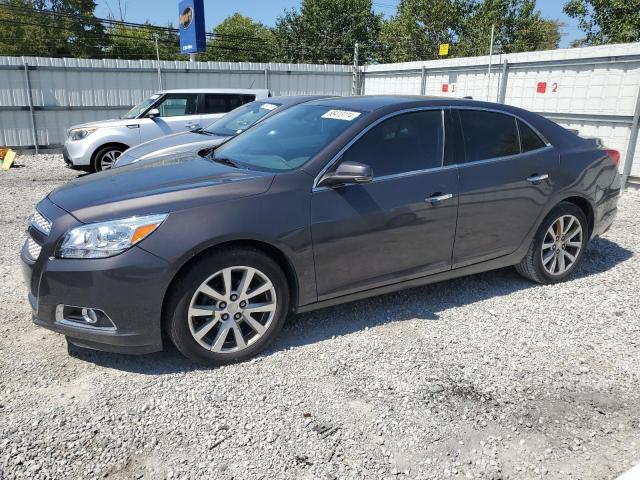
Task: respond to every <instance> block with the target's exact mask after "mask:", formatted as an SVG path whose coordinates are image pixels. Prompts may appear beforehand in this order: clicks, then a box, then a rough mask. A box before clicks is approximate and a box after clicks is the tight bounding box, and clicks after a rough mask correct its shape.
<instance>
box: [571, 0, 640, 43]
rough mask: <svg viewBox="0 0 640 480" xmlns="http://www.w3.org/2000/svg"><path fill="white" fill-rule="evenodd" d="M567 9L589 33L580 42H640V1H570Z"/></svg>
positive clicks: (586, 32)
mask: <svg viewBox="0 0 640 480" xmlns="http://www.w3.org/2000/svg"><path fill="white" fill-rule="evenodd" d="M564 12H565V13H566V14H567V15H569V16H570V17H573V18H577V19H578V21H579V25H580V28H581V29H582V30H583V31H584V32H585V34H586V37H585V38H584V39H583V40H579V41H577V42H574V43H575V44H576V45H601V44H604V43H626V42H637V41H640V0H570V1H568V2H567V3H566V4H565V6H564Z"/></svg>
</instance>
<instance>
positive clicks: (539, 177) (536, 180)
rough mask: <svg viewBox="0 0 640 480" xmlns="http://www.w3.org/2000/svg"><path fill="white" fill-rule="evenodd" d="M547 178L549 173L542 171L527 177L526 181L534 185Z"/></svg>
mask: <svg viewBox="0 0 640 480" xmlns="http://www.w3.org/2000/svg"><path fill="white" fill-rule="evenodd" d="M548 178H549V175H548V174H546V173H543V174H542V175H537V174H535V175H531V176H530V177H529V178H527V182H529V183H533V184H534V185H538V184H539V183H540V182H542V181H543V180H547V179H548Z"/></svg>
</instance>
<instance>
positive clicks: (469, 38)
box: [454, 0, 560, 56]
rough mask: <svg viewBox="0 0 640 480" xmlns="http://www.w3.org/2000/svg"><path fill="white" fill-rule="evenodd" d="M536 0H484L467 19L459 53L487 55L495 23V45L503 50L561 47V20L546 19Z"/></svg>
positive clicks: (516, 50) (461, 54) (456, 48)
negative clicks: (538, 8)
mask: <svg viewBox="0 0 640 480" xmlns="http://www.w3.org/2000/svg"><path fill="white" fill-rule="evenodd" d="M535 6H536V2H535V0H484V1H483V2H482V3H479V4H476V5H475V6H474V8H473V10H472V13H471V15H469V17H468V18H467V19H466V21H465V24H464V27H463V29H462V33H461V35H460V38H459V42H458V44H457V45H456V46H455V50H454V53H455V55H456V56H475V55H486V54H488V53H489V43H490V42H491V26H492V25H495V35H494V48H496V49H497V51H500V52H502V53H514V52H527V51H533V50H547V49H554V48H558V45H559V43H560V30H559V27H560V23H559V22H557V21H554V20H549V19H545V18H543V17H542V15H541V14H540V12H539V11H537V10H536V9H535Z"/></svg>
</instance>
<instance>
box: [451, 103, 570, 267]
mask: <svg viewBox="0 0 640 480" xmlns="http://www.w3.org/2000/svg"><path fill="white" fill-rule="evenodd" d="M452 112H453V114H454V115H457V114H456V110H455V109H454V110H452ZM458 114H459V117H458V118H459V122H460V123H459V126H460V127H461V132H462V135H463V137H464V140H463V143H464V147H465V151H466V161H465V162H464V163H462V164H461V165H459V172H460V173H459V174H460V206H459V209H458V228H457V233H456V241H455V249H454V252H453V266H454V268H457V267H463V266H466V265H470V264H473V263H478V262H482V261H485V260H490V259H492V258H497V257H500V256H503V255H508V254H510V253H513V252H514V251H515V250H517V248H518V247H519V246H520V245H521V244H522V242H523V240H524V239H525V237H526V236H527V233H528V232H529V231H531V229H532V228H533V227H534V226H535V223H536V219H537V218H538V217H539V216H540V214H541V213H542V211H543V210H544V208H545V206H546V205H547V203H548V202H549V200H550V197H551V195H552V192H553V190H554V182H555V178H557V174H558V168H559V157H558V153H557V151H556V150H555V149H554V148H553V147H552V146H549V145H547V144H546V142H545V141H544V140H543V139H541V138H540V136H539V135H538V134H537V133H536V132H534V131H533V130H532V129H531V128H530V127H529V126H528V125H527V124H526V123H524V122H523V121H522V120H520V119H516V118H515V117H513V116H511V115H507V114H503V113H499V112H493V111H485V110H471V109H467V110H459V111H458Z"/></svg>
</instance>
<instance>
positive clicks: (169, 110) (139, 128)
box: [63, 88, 270, 172]
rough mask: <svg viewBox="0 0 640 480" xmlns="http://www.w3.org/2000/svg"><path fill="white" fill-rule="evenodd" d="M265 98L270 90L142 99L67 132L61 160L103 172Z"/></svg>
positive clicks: (175, 93) (179, 92)
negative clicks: (134, 150)
mask: <svg viewBox="0 0 640 480" xmlns="http://www.w3.org/2000/svg"><path fill="white" fill-rule="evenodd" d="M269 96H270V95H269V91H268V90H257V89H228V88H216V89H186V90H164V91H161V92H158V93H155V94H154V95H151V96H150V97H149V98H147V99H146V100H143V101H142V102H140V103H139V104H138V105H136V106H135V107H133V108H132V109H131V110H129V111H128V112H127V113H126V114H125V115H124V116H123V117H122V118H118V119H114V120H101V121H96V122H90V123H84V124H82V125H75V126H73V127H71V128H70V129H69V130H68V131H67V139H66V141H65V144H64V150H63V155H64V160H65V163H66V164H67V166H69V167H70V168H74V169H78V170H86V171H91V172H97V171H100V170H104V169H107V168H110V167H111V166H112V165H113V163H114V162H115V160H116V159H117V158H118V157H119V156H120V154H121V153H122V152H123V151H125V150H126V149H128V148H130V147H133V146H135V145H138V144H140V143H143V142H147V141H149V140H153V139H155V138H158V137H162V136H165V135H170V134H174V133H181V132H188V131H191V130H196V129H198V128H201V126H203V125H209V124H210V123H211V122H213V121H214V120H216V119H217V118H220V117H222V116H223V115H224V114H225V113H227V112H230V111H231V110H234V109H235V108H237V107H239V106H241V105H244V104H245V103H249V102H253V101H254V100H260V99H264V98H267V97H269Z"/></svg>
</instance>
